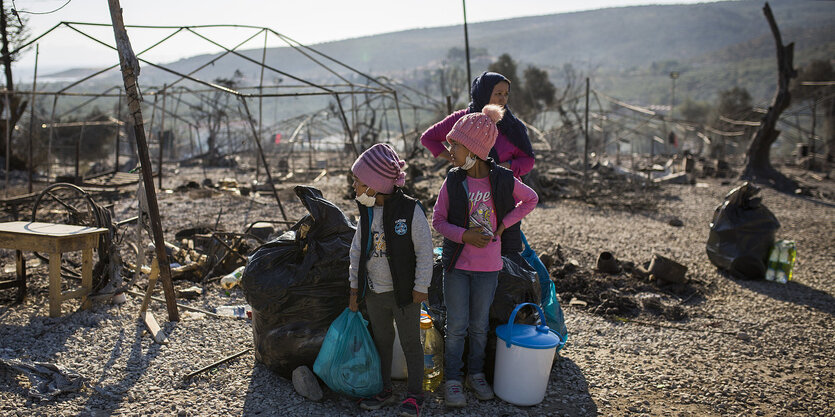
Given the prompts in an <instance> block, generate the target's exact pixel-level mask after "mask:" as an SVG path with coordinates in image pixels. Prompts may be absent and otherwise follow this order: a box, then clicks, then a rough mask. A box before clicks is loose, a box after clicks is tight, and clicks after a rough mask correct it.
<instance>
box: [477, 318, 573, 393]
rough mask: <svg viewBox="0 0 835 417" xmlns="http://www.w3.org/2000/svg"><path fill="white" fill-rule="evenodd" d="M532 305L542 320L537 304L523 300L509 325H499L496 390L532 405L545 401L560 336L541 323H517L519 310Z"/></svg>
mask: <svg viewBox="0 0 835 417" xmlns="http://www.w3.org/2000/svg"><path fill="white" fill-rule="evenodd" d="M525 306H533V307H535V308H536V311H537V313H539V320H540V322H544V321H545V314H544V313H543V312H542V309H541V308H539V306H538V305H536V304H533V303H522V304H519V305H517V306H516V308H515V309H513V313H511V314H510V320H508V322H507V324H502V325H499V326H497V327H496V337H498V340H496V366H495V369H496V372H495V375H494V377H493V391H494V392H495V393H496V395H497V396H498V397H499V398H501V399H503V400H505V401H507V402H509V403H511V404H515V405H521V406H529V405H535V404H539V403H540V402H542V399H543V398H545V390H546V388H547V387H548V378H549V377H550V376H551V368H552V365H553V364H554V355H555V354H556V352H557V345H559V344H560V337H559V336H558V335H557V334H556V333H553V332H551V329H549V328H548V326H546V325H544V324H541V325H539V326H533V325H529V324H514V323H513V321H514V320H515V319H516V313H517V312H519V310H520V309H521V308H522V307H525Z"/></svg>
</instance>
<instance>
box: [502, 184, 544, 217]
mask: <svg viewBox="0 0 835 417" xmlns="http://www.w3.org/2000/svg"><path fill="white" fill-rule="evenodd" d="M515 180H516V185H514V186H513V199H514V200H516V208H514V209H513V210H511V211H510V213H507V215H506V216H504V219H502V224H504V227H510V226H513V225H514V224H516V222H518V221H520V220H522V218H523V217H525V216H527V215H528V213H530V212H532V211H533V209H534V208H536V203H537V202H539V196H537V195H536V191H534V190H532V189H531V187H528V186H527V185H525V183H523V182H522V181H520V180H519V178H515Z"/></svg>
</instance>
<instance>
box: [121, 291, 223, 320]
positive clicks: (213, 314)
mask: <svg viewBox="0 0 835 417" xmlns="http://www.w3.org/2000/svg"><path fill="white" fill-rule="evenodd" d="M125 292H126V293H128V294H130V295H133V296H136V297H139V298H143V297H145V294H142V293H141V292H137V291H132V290H126V291H125ZM151 299H152V300H154V301H159V302H162V303H164V302H165V299H163V298H159V297H151ZM177 307H180V308H182V309H183V310H188V311H193V312H195V313H203V314H205V315H207V316H209V317H214V318H216V319H222V318H226V317H223V316H219V315H217V314H215V313H212V312H210V311H206V310H201V309H199V308H196V307H189V306H187V305H183V304H179V303H178V304H177Z"/></svg>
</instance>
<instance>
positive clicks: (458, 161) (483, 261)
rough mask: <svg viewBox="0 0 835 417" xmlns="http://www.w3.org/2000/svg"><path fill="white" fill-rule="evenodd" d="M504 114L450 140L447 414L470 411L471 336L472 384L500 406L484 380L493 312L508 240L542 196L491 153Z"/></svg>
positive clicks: (470, 125) (437, 213) (441, 217)
mask: <svg viewBox="0 0 835 417" xmlns="http://www.w3.org/2000/svg"><path fill="white" fill-rule="evenodd" d="M502 115H503V109H502V108H501V107H500V106H497V105H493V104H490V105H487V106H484V109H483V110H482V111H481V112H475V113H469V114H466V115H464V116H463V117H461V118H460V119H458V121H457V122H455V125H454V126H453V127H452V130H451V131H450V132H449V134H448V135H447V142H448V143H449V153H450V155H451V159H452V163H453V165H455V167H454V168H452V169H451V170H450V171H449V173H448V174H447V177H446V180H445V181H444V184H443V185H442V186H441V191H440V192H439V193H438V201H437V202H436V203H435V210H434V215H433V217H432V226H433V227H434V228H435V230H437V231H438V232H439V233H440V234H441V235H443V236H444V247H443V255H442V262H443V265H444V300H445V301H446V309H447V316H446V317H447V322H446V338H445V355H444V374H445V375H446V385H445V392H444V402H445V403H446V406H447V407H465V406H466V405H467V397H466V396H465V395H464V392H463V386H462V384H461V381H462V378H461V377H462V370H461V368H462V367H463V361H462V359H463V358H462V356H463V353H464V338H465V337H466V336H467V335H468V334H469V337H470V353H469V355H468V358H467V368H468V369H467V371H468V372H467V373H468V375H467V380H466V384H467V387H468V388H469V389H471V390H472V391H473V392H474V393H475V396H476V398H478V399H479V400H489V399H492V398H493V390H492V389H491V388H490V385H489V384H487V381H486V380H485V378H484V372H483V368H484V355H485V354H484V348H485V346H486V344H487V330H488V327H489V313H490V305H491V304H492V303H493V295H494V294H495V291H496V285H497V282H498V276H499V271H500V270H501V269H502V257H501V236H502V233H503V232H504V231H505V229H506V228H508V227H510V226H512V225H514V224H515V223H517V222H519V221H520V220H521V219H522V218H523V217H525V216H526V215H527V214H528V213H530V212H531V211H532V210H533V209H534V207H536V203H537V201H538V200H539V199H538V197H537V195H536V192H534V191H533V190H532V189H530V188H529V187H528V186H526V185H525V184H523V183H522V182H521V181H520V180H519V179H518V178H514V176H513V172H512V171H510V170H509V169H507V168H505V167H502V166H499V165H497V164H496V162H495V161H494V160H493V159H492V158H488V153H489V152H490V149H491V148H492V147H493V145H494V143H495V141H496V136H497V134H498V130H497V128H496V121H498V120H501V118H502Z"/></svg>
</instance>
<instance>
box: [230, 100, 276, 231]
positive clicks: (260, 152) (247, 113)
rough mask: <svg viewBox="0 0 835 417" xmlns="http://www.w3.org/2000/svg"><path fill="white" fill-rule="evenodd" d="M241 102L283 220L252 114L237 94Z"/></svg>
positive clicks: (244, 101)
mask: <svg viewBox="0 0 835 417" xmlns="http://www.w3.org/2000/svg"><path fill="white" fill-rule="evenodd" d="M238 98H239V99H240V100H241V102H242V103H243V104H244V110H245V111H246V120H247V121H248V122H249V128H250V129H251V130H252V137H253V138H254V139H255V144H256V145H258V154H259V155H260V156H261V162H262V163H263V164H264V173H265V174H267V182H269V183H270V188H272V190H273V196H275V201H276V202H277V203H278V208H279V209H280V210H281V217H283V218H284V220H287V214H286V213H285V212H284V206H283V205H281V199H280V198H278V191H277V190H276V189H275V183H273V176H272V174H271V173H270V166H269V165H267V157H266V156H264V149H262V148H261V141H260V140H258V132H257V131H255V124H254V123H253V122H252V114H251V113H250V112H249V106H247V104H246V98H244V97H241V96H238Z"/></svg>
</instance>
